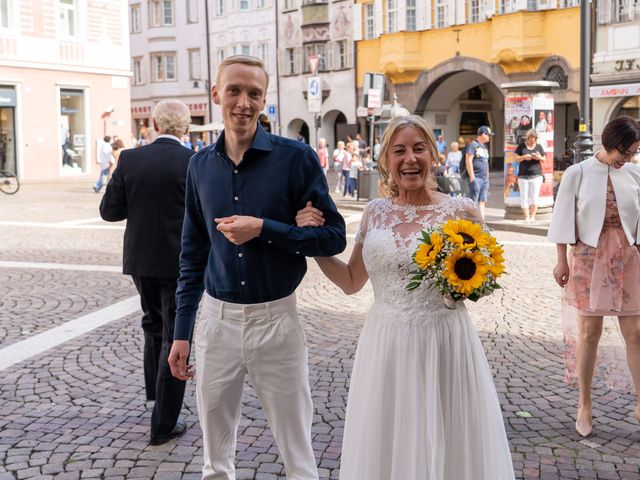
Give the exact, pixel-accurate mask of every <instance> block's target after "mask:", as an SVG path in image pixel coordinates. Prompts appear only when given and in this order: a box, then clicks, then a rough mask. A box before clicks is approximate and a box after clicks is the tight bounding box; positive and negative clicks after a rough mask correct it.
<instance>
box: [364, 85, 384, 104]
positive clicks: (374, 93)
mask: <svg viewBox="0 0 640 480" xmlns="http://www.w3.org/2000/svg"><path fill="white" fill-rule="evenodd" d="M367 108H371V109H374V108H375V109H378V108H382V92H381V91H380V90H378V89H377V88H370V89H369V91H368V92H367Z"/></svg>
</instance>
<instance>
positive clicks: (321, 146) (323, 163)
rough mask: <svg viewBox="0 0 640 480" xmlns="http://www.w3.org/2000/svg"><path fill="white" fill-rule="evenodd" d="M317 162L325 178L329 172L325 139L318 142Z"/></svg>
mask: <svg viewBox="0 0 640 480" xmlns="http://www.w3.org/2000/svg"><path fill="white" fill-rule="evenodd" d="M318 162H320V168H321V169H322V171H323V172H324V174H325V176H326V175H327V171H328V170H329V150H328V149H327V140H326V139H325V138H321V139H320V140H318Z"/></svg>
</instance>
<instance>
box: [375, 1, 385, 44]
mask: <svg viewBox="0 0 640 480" xmlns="http://www.w3.org/2000/svg"><path fill="white" fill-rule="evenodd" d="M373 27H374V29H373V33H374V37H375V38H377V37H379V36H380V35H382V32H384V28H383V26H382V0H374V1H373Z"/></svg>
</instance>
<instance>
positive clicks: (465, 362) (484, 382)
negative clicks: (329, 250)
mask: <svg viewBox="0 0 640 480" xmlns="http://www.w3.org/2000/svg"><path fill="white" fill-rule="evenodd" d="M473 212H475V210H474V206H473V202H471V201H470V200H467V199H463V198H459V197H456V198H453V197H452V198H450V199H447V200H444V201H442V202H441V203H439V204H437V205H428V206H400V205H395V204H393V202H392V201H391V200H390V199H377V200H374V201H372V202H370V203H369V205H368V206H367V209H366V210H365V213H364V214H363V219H362V224H361V227H360V232H359V234H358V238H357V241H358V242H363V258H364V263H365V266H366V269H367V272H368V274H369V278H370V280H371V283H372V285H373V291H374V303H373V305H372V306H371V308H370V310H369V313H368V316H367V319H366V322H365V324H364V327H363V329H362V333H361V335H360V340H359V342H358V348H357V351H356V356H355V361H354V365H353V372H352V375H351V386H350V389H349V400H348V403H347V414H346V421H345V431H344V440H343V446H342V460H341V467H340V478H341V480H512V479H513V478H514V473H513V466H512V463H511V454H510V451H509V444H508V442H507V437H506V434H505V430H504V424H503V420H502V415H501V412H500V404H499V402H498V396H497V394H496V390H495V386H494V384H493V378H492V376H491V370H490V368H489V365H488V363H487V359H486V356H485V353H484V350H483V348H482V344H481V343H480V339H479V337H478V334H477V332H476V330H475V328H474V326H473V324H472V323H471V320H470V318H469V314H468V312H467V309H466V308H465V306H464V304H463V302H458V303H459V305H458V306H457V308H456V309H455V310H449V309H447V308H446V307H445V305H444V301H443V299H442V296H441V295H440V294H438V293H437V292H435V291H433V290H431V289H429V288H428V286H427V285H421V286H420V287H419V288H418V289H416V290H414V291H411V292H408V291H406V290H405V285H406V284H407V283H408V278H409V271H410V270H412V268H413V267H412V265H411V257H412V254H413V252H414V251H415V249H416V246H417V236H418V234H419V232H420V230H421V229H422V228H424V227H426V226H427V225H433V224H436V223H440V222H443V221H445V220H448V219H450V218H469V217H470V216H471V215H473V214H474V213H473ZM470 219H472V220H477V219H474V218H470Z"/></svg>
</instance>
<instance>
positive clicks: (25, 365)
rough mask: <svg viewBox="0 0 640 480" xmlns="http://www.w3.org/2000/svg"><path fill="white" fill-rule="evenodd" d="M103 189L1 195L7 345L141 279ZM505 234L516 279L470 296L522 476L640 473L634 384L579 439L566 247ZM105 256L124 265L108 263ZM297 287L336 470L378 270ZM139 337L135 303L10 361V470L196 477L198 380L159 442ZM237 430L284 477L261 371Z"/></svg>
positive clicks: (129, 290)
mask: <svg viewBox="0 0 640 480" xmlns="http://www.w3.org/2000/svg"><path fill="white" fill-rule="evenodd" d="M98 202H99V195H95V194H94V193H93V192H92V191H91V186H90V185H78V184H65V185H57V186H52V185H24V186H23V187H22V188H21V190H20V192H19V194H18V195H16V196H14V197H7V196H4V197H0V228H1V231H2V242H0V355H2V351H3V350H4V349H5V348H6V347H7V346H9V345H12V344H14V345H20V344H19V343H17V342H20V341H23V340H25V339H29V338H32V337H33V336H34V335H36V334H37V333H41V332H46V331H48V330H49V329H51V328H52V327H56V326H61V325H65V324H66V323H67V322H68V321H70V320H73V319H76V318H78V317H82V316H83V315H86V314H88V313H91V312H94V311H99V310H101V309H103V308H105V307H107V306H109V305H111V304H114V303H116V302H119V301H121V300H123V299H126V298H129V297H131V296H133V295H135V289H134V287H133V285H132V283H131V281H130V279H129V278H128V277H125V276H123V275H121V274H119V273H117V268H118V267H119V266H120V261H121V247H122V234H123V230H122V225H119V224H115V225H108V224H106V223H103V222H101V221H99V220H97V219H96V218H95V217H97V213H96V212H97V206H98ZM343 213H344V214H345V216H349V215H352V214H355V213H357V212H355V211H350V210H346V209H345V210H343ZM85 220H86V221H85ZM19 222H22V223H19ZM27 222H28V223H27ZM356 228H357V222H354V223H352V224H350V226H349V234H350V235H351V237H350V242H349V248H348V250H350V248H351V246H352V244H353V234H354V233H355V230H356ZM497 235H498V237H499V239H500V240H501V241H503V242H505V243H506V255H507V264H508V269H509V273H510V274H509V275H508V276H506V277H505V279H504V282H503V284H504V287H505V288H504V290H501V291H498V292H497V293H496V294H495V295H494V296H492V297H491V298H489V299H483V300H481V301H480V302H478V304H476V305H473V306H472V307H471V314H472V317H473V319H474V322H475V324H476V327H477V329H478V332H479V334H480V338H481V340H482V342H483V345H484V347H485V350H486V351H487V356H488V359H489V362H490V364H491V367H492V369H493V374H494V378H495V382H496V386H497V389H498V393H499V396H500V401H501V404H502V409H503V415H504V421H505V425H506V428H507V434H508V437H509V441H510V444H511V449H512V452H513V462H514V468H515V471H516V477H517V478H519V479H520V478H524V479H537V478H540V479H557V478H563V479H565V478H566V479H596V478H598V479H638V478H640V470H639V465H640V428H639V426H638V424H637V422H636V421H635V419H634V418H633V415H632V412H633V408H634V405H635V403H634V397H633V396H632V395H630V394H624V393H620V392H611V391H607V390H605V389H603V388H601V387H598V388H596V389H595V390H594V402H595V405H594V415H595V418H594V422H595V423H594V435H593V436H592V437H590V438H589V439H588V440H586V441H585V440H582V441H581V439H580V437H578V435H577V434H576V433H575V431H574V416H573V415H574V410H575V404H576V400H577V395H576V392H575V390H574V389H573V388H570V387H568V386H566V385H565V384H564V383H563V381H562V364H561V357H562V349H561V336H560V331H559V327H558V325H559V321H558V310H559V309H558V306H559V305H558V289H557V287H555V286H554V284H553V281H552V278H551V275H550V271H551V268H552V264H553V258H554V252H555V250H554V248H553V247H552V246H550V245H549V244H546V243H545V241H544V239H543V238H542V237H539V236H532V235H525V234H519V233H512V232H497ZM347 254H348V252H347V253H345V254H344V255H343V256H344V257H345V258H346V255H347ZM28 262H42V263H46V262H51V263H57V264H64V265H66V266H68V265H72V266H75V267H74V268H75V269H73V270H69V269H62V267H63V265H60V267H61V268H51V266H50V265H32V264H31V263H28ZM105 265H106V266H112V267H115V268H112V269H111V270H112V271H109V269H106V270H107V271H104V270H105V269H100V268H98V266H105ZM113 270H115V271H113ZM298 298H299V305H300V313H301V318H302V321H303V323H304V327H305V330H306V333H307V338H308V344H309V362H310V381H311V386H312V392H313V400H314V405H315V408H316V415H315V419H314V425H313V445H314V449H315V452H316V457H317V461H318V466H319V469H320V475H321V478H323V479H328V478H331V479H334V478H338V474H339V460H340V443H341V438H342V428H343V421H344V412H345V403H346V398H347V387H348V382H349V374H350V371H351V366H352V359H353V356H354V351H355V346H356V342H357V338H358V332H359V330H360V328H361V326H362V323H363V321H364V319H365V314H366V309H367V306H368V304H369V303H370V302H371V299H372V292H371V289H370V287H369V286H367V287H365V289H364V290H363V291H361V292H360V293H358V294H356V295H353V296H350V297H347V296H345V295H344V294H342V293H341V292H339V291H338V289H337V288H336V287H335V286H333V285H332V284H330V283H329V282H328V281H327V280H325V279H324V278H323V276H322V275H321V273H320V272H319V270H318V268H317V267H316V266H315V264H314V263H313V262H312V261H310V262H309V273H308V275H307V277H306V278H305V280H304V282H303V284H302V286H301V287H300V289H299V291H298ZM141 347H142V333H141V329H140V327H139V314H137V313H134V314H130V315H127V316H125V317H123V318H121V319H119V320H115V321H112V322H110V323H108V324H106V325H104V326H102V327H100V328H97V329H95V330H93V331H91V332H90V333H87V334H84V335H81V336H77V337H75V338H72V339H70V340H68V341H66V342H64V343H62V344H60V345H58V346H56V347H54V348H51V349H48V350H46V351H43V352H41V353H38V354H36V355H35V356H33V357H31V358H29V359H27V360H25V361H22V362H20V363H17V364H15V365H13V366H10V367H8V368H6V369H5V370H4V371H3V372H2V375H1V376H0V480H7V479H36V478H38V479H48V478H56V479H80V478H108V479H152V478H153V479H164V480H169V479H199V478H200V475H199V471H200V469H201V463H202V452H201V448H202V443H201V438H200V429H199V427H198V423H197V417H196V411H195V397H194V391H193V384H190V385H189V387H188V389H187V394H186V399H185V407H184V412H183V413H184V417H185V419H186V421H187V424H188V426H189V430H188V432H187V433H186V434H185V435H184V436H183V437H181V438H179V439H177V440H175V441H172V442H169V443H167V444H165V445H162V446H159V447H151V446H149V445H148V434H149V432H148V425H149V416H150V408H149V405H148V404H147V403H146V402H145V401H144V391H143V390H144V389H143V377H142V353H141ZM523 412H525V413H523ZM238 435H239V437H238V455H237V464H238V470H237V472H238V477H237V478H238V479H257V480H276V479H284V478H285V477H284V470H283V465H282V461H281V458H280V457H279V455H278V450H277V448H276V446H275V443H274V441H273V437H272V435H271V433H270V430H269V429H268V427H267V425H266V421H265V417H264V414H263V412H262V411H261V409H260V405H259V402H258V400H257V399H256V396H255V394H254V392H253V390H252V389H251V388H250V385H247V388H246V390H245V394H244V397H243V410H242V422H241V426H240V430H239V432H238ZM389 480H401V479H389ZM447 480H456V479H447Z"/></svg>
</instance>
